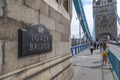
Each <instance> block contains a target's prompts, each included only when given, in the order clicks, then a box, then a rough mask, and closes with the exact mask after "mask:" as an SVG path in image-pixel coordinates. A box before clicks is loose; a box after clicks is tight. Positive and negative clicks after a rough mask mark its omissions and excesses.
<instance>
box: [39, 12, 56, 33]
mask: <svg viewBox="0 0 120 80" xmlns="http://www.w3.org/2000/svg"><path fill="white" fill-rule="evenodd" d="M40 23H41V24H43V25H45V26H46V27H47V28H48V29H50V30H54V31H55V20H54V19H52V18H50V17H48V16H46V15H43V14H40Z"/></svg>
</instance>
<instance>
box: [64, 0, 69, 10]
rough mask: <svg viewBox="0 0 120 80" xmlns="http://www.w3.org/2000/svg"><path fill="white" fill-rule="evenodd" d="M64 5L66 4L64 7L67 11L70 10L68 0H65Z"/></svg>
mask: <svg viewBox="0 0 120 80" xmlns="http://www.w3.org/2000/svg"><path fill="white" fill-rule="evenodd" d="M63 6H64V8H65V9H66V11H67V12H68V0H65V1H64V2H63Z"/></svg>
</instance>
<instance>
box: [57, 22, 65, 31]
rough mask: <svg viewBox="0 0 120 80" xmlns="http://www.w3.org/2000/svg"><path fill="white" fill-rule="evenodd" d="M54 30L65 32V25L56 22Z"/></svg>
mask: <svg viewBox="0 0 120 80" xmlns="http://www.w3.org/2000/svg"><path fill="white" fill-rule="evenodd" d="M55 26H56V31H58V32H62V33H65V32H66V31H65V25H63V24H61V23H59V22H56V25H55Z"/></svg>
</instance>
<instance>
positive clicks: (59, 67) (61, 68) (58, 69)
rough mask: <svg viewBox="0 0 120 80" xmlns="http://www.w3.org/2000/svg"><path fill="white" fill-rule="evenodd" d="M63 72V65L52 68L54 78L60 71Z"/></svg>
mask: <svg viewBox="0 0 120 80" xmlns="http://www.w3.org/2000/svg"><path fill="white" fill-rule="evenodd" d="M62 70H63V67H62V65H61V64H58V65H56V66H53V67H52V68H50V72H51V75H52V76H55V75H56V74H58V73H59V72H60V71H62Z"/></svg>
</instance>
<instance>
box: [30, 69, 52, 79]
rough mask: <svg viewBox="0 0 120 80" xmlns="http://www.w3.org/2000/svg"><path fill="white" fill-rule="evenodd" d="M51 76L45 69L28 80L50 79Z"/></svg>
mask: <svg viewBox="0 0 120 80" xmlns="http://www.w3.org/2000/svg"><path fill="white" fill-rule="evenodd" d="M51 78H52V76H51V74H50V71H49V70H48V69H47V70H45V71H44V72H42V73H38V74H36V75H35V76H33V77H32V78H30V79H29V80H50V79H51Z"/></svg>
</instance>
